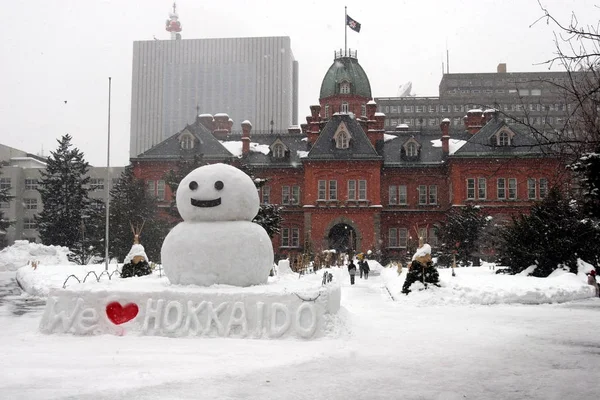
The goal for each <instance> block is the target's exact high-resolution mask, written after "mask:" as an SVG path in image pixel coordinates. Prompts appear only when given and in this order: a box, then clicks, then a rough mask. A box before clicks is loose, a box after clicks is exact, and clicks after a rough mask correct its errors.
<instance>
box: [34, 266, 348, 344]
mask: <svg viewBox="0 0 600 400" xmlns="http://www.w3.org/2000/svg"><path fill="white" fill-rule="evenodd" d="M314 278H319V277H318V276H316V275H315V276H314ZM294 279H295V280H296V281H298V278H294ZM334 281H335V280H334ZM316 283H318V284H319V285H318V286H317V285H316ZM307 284H308V286H309V287H305V288H298V289H300V290H298V291H294V292H290V291H289V290H286V288H285V287H284V286H283V285H279V286H281V287H279V288H278V285H277V284H274V285H264V286H265V287H268V289H267V290H265V291H262V290H260V289H261V287H260V286H255V287H252V288H233V287H228V288H226V289H222V288H199V287H185V286H179V287H175V286H172V289H171V290H164V287H163V289H162V290H161V291H154V290H150V291H145V292H141V291H137V292H136V291H131V290H126V289H124V290H119V288H118V287H115V285H112V286H111V288H110V289H108V288H105V289H101V288H99V287H98V284H94V285H81V286H79V287H77V288H76V289H60V290H53V291H51V292H50V295H49V296H48V301H47V304H46V310H45V312H44V315H43V317H42V321H41V323H40V330H41V331H42V332H44V333H71V334H75V335H97V334H114V335H153V336H170V337H182V336H206V337H235V338H252V339H276V338H286V337H295V338H302V339H311V338H316V337H322V336H324V335H327V332H330V331H334V330H335V327H332V326H331V325H332V324H335V323H336V322H335V321H337V318H334V317H335V316H334V314H336V313H337V311H338V310H339V308H340V298H341V291H340V285H339V279H338V280H337V283H336V282H332V283H331V284H327V285H321V282H320V280H317V279H313V280H312V282H307ZM118 286H122V285H118ZM278 289H279V290H278ZM288 289H289V288H288Z"/></svg>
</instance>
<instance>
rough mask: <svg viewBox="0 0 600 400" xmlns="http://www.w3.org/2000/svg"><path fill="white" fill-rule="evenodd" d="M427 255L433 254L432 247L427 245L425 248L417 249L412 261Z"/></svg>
mask: <svg viewBox="0 0 600 400" xmlns="http://www.w3.org/2000/svg"><path fill="white" fill-rule="evenodd" d="M427 254H431V246H430V245H428V244H427V243H425V244H424V245H423V246H421V247H419V248H418V249H417V251H416V252H415V254H413V256H412V259H413V261H414V260H415V259H416V258H417V257H425V256H426V255H427Z"/></svg>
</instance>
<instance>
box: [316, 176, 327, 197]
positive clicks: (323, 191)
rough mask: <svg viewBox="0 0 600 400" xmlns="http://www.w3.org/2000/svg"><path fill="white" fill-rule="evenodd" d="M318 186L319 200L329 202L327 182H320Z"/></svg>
mask: <svg viewBox="0 0 600 400" xmlns="http://www.w3.org/2000/svg"><path fill="white" fill-rule="evenodd" d="M317 185H318V186H317V200H327V181H326V180H319V182H318V183H317Z"/></svg>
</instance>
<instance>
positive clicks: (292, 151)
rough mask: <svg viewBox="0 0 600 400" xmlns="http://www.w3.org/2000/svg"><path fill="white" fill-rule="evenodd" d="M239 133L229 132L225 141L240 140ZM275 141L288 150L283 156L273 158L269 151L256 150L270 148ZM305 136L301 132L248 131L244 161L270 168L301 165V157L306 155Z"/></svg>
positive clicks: (306, 142)
mask: <svg viewBox="0 0 600 400" xmlns="http://www.w3.org/2000/svg"><path fill="white" fill-rule="evenodd" d="M241 140H242V137H241V135H240V134H230V135H229V136H228V137H227V142H238V141H240V146H241ZM275 142H277V143H282V144H283V145H284V146H285V147H286V148H287V150H288V154H287V155H286V157H284V158H275V157H273V155H272V154H271V152H270V151H269V152H268V154H265V152H263V151H257V150H258V149H262V148H265V147H267V148H270V147H271V146H272V145H273V144H274V143H275ZM307 144H308V141H307V138H306V135H304V134H302V133H282V134H267V133H262V134H252V132H251V133H250V153H248V155H246V156H245V157H244V162H245V163H247V164H250V165H252V166H255V167H269V168H270V167H272V168H296V167H301V166H302V159H303V158H304V157H306V154H307V153H308V151H307Z"/></svg>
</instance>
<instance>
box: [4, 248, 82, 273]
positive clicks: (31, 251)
mask: <svg viewBox="0 0 600 400" xmlns="http://www.w3.org/2000/svg"><path fill="white" fill-rule="evenodd" d="M67 254H69V249H68V248H67V247H63V246H45V245H43V244H40V243H30V242H28V241H27V240H16V241H15V244H13V245H12V246H9V247H6V248H5V249H3V250H2V251H0V271H16V270H17V269H19V268H20V267H22V266H24V265H27V263H28V262H29V261H37V262H38V263H39V264H40V265H57V264H72V263H71V262H70V261H69V259H68V257H67Z"/></svg>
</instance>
